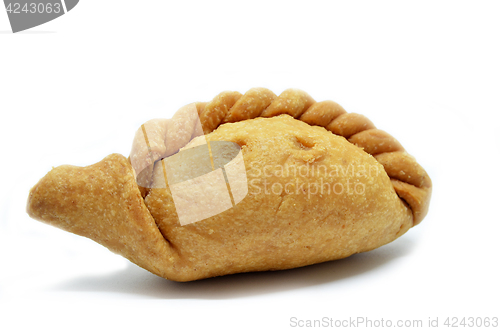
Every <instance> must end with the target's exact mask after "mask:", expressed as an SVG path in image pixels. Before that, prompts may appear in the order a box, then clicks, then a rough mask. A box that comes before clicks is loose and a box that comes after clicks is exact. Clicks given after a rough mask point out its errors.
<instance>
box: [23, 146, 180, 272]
mask: <svg viewBox="0 0 500 331" xmlns="http://www.w3.org/2000/svg"><path fill="white" fill-rule="evenodd" d="M27 212H28V214H29V215H30V217H32V218H34V219H37V220H40V221H42V222H45V223H48V224H50V225H53V226H57V227H59V228H61V229H63V230H66V231H69V232H72V233H75V234H77V235H80V236H84V237H87V238H90V239H92V240H94V241H96V242H98V243H100V244H101V245H103V246H105V247H107V248H108V249H110V250H111V251H113V252H115V253H119V254H121V255H123V256H125V257H126V258H127V259H129V260H130V261H132V262H134V263H135V264H137V265H139V266H141V267H143V268H145V269H148V270H150V271H151V272H153V273H155V274H157V275H159V276H162V277H167V275H166V274H165V268H164V265H165V259H168V258H171V257H173V256H174V255H175V253H174V252H173V251H172V249H171V247H170V246H169V245H168V242H166V241H165V239H164V238H163V236H162V235H161V233H160V232H159V231H158V228H157V226H156V223H155V221H154V219H153V218H152V217H151V214H150V213H149V211H148V209H147V208H146V205H145V204H144V200H143V199H142V197H141V194H140V192H139V189H138V187H137V184H136V182H135V176H134V173H133V171H132V167H131V165H130V163H129V162H128V160H127V159H126V158H125V157H123V156H122V155H120V154H111V155H109V156H107V157H106V158H104V159H103V160H102V161H100V162H98V163H96V164H93V165H91V166H88V167H76V166H69V165H65V166H60V167H57V168H55V169H53V170H52V171H50V172H49V173H48V174H47V175H46V176H45V177H43V178H42V179H41V180H40V181H39V182H38V183H37V184H36V185H35V186H34V187H33V188H32V189H31V190H30V194H29V198H28V204H27ZM172 261H173V260H172Z"/></svg>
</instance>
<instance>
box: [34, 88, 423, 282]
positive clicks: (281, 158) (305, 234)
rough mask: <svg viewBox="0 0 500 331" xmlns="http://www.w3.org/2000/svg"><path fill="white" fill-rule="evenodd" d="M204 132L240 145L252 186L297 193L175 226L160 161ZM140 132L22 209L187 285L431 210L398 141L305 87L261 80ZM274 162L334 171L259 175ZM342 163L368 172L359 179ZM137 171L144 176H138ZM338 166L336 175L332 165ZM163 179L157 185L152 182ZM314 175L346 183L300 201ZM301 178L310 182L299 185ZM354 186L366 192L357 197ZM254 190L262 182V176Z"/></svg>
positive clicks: (385, 228) (53, 182) (316, 249)
mask: <svg viewBox="0 0 500 331" xmlns="http://www.w3.org/2000/svg"><path fill="white" fill-rule="evenodd" d="M196 115H198V116H199V119H200V121H197V117H196ZM288 115H289V116H288ZM290 116H291V117H290ZM256 117H265V118H256ZM296 119H298V120H296ZM245 120H249V121H248V122H245V123H243V122H244V121H245ZM238 122H241V123H238ZM229 123H234V124H229ZM306 123H307V124H306ZM221 124H223V125H221ZM146 129H147V130H148V131H149V132H152V133H154V134H153V135H152V136H151V141H149V138H147V135H146V134H142V132H143V131H145V130H146ZM328 131H329V132H328ZM202 132H204V133H206V134H207V136H206V139H207V140H208V141H217V140H222V141H232V142H234V143H237V144H239V145H240V146H242V153H243V155H244V156H245V166H246V167H247V176H248V180H249V183H250V181H252V180H264V181H268V182H266V184H269V187H274V186H272V185H276V187H282V188H283V187H284V188H287V187H289V188H290V189H293V190H294V191H292V192H295V193H282V194H260V193H259V194H254V195H251V196H250V194H249V196H248V197H245V199H243V200H241V202H240V203H238V204H236V205H234V206H233V208H230V209H228V210H226V211H224V212H222V213H220V214H217V215H215V216H213V217H209V218H206V219H204V221H203V222H196V223H192V224H188V225H185V226H181V225H180V224H179V222H178V217H177V215H176V206H175V205H174V201H173V199H172V195H171V191H170V188H169V186H168V183H166V184H165V177H164V174H163V173H162V171H164V169H162V166H161V164H162V162H157V161H158V160H159V159H161V158H164V157H167V156H169V155H172V154H174V153H176V152H177V151H178V150H179V148H182V147H183V146H184V145H185V144H186V143H187V142H188V141H189V140H190V139H192V138H194V137H197V136H198V135H200V134H201V133H202ZM276 132H279V133H280V134H276ZM330 132H331V133H333V134H331V133H330ZM339 136H340V137H339ZM200 138H204V137H198V138H197V139H200ZM344 138H345V139H344ZM141 139H142V140H144V139H146V140H147V148H142V149H141V148H138V149H135V150H134V149H133V152H132V153H131V156H130V158H129V160H127V159H125V158H124V157H123V156H121V155H117V154H113V155H110V156H108V157H106V158H105V159H104V160H102V161H101V162H99V163H96V164H94V165H92V166H89V167H83V168H82V167H73V166H61V167H58V168H56V169H54V170H52V171H51V172H49V173H48V174H47V175H46V176H45V177H44V178H42V179H41V180H40V182H39V183H38V184H37V185H36V186H35V187H34V188H33V189H32V190H31V191H30V196H29V200H28V207H27V210H28V213H29V215H30V216H31V217H33V218H36V219H39V220H41V221H44V222H47V223H49V224H52V225H55V226H58V227H60V228H63V229H65V230H67V231H70V232H73V233H76V234H78V235H82V236H85V237H88V238H91V239H93V240H95V241H97V242H98V243H100V244H102V245H104V246H106V247H108V248H109V249H110V250H112V251H114V252H117V253H119V254H121V255H123V256H125V257H126V258H128V259H129V260H131V261H132V262H134V263H136V264H138V265H139V266H141V267H143V268H145V269H147V270H149V271H151V272H153V273H155V274H157V275H159V276H162V277H165V278H168V279H172V280H177V281H189V280H195V279H201V278H206V277H212V276H218V275H224V274H230V273H236V272H247V271H258V270H272V269H287V268H294V267H298V266H303V265H307V264H312V263H319V262H323V261H328V260H333V259H338V258H343V257H346V256H349V255H351V254H355V253H358V252H363V251H367V250H370V249H374V248H376V247H379V246H381V245H384V244H386V243H388V242H390V241H392V240H394V239H396V238H398V237H399V236H400V235H402V234H403V233H405V232H406V231H407V230H408V229H409V228H410V227H411V226H413V225H416V224H418V223H419V222H420V221H421V220H422V219H423V218H424V217H425V214H426V213H427V210H428V206H429V200H430V196H431V191H432V183H431V180H430V178H429V176H428V175H427V173H426V172H425V170H424V169H423V168H422V167H421V166H420V165H419V164H418V163H417V162H416V160H415V159H414V158H413V157H412V156H410V155H409V154H407V153H406V152H405V151H404V149H403V147H402V146H401V144H400V143H399V142H398V141H397V140H396V139H394V138H393V137H392V136H390V135H389V134H387V133H386V132H384V131H382V130H378V129H376V128H375V126H374V125H373V123H372V122H371V121H370V120H369V119H367V118H366V117H364V116H362V115H359V114H353V113H347V112H346V111H345V110H344V109H343V108H342V107H341V106H340V105H338V104H337V103H335V102H333V101H323V102H318V103H316V102H315V101H314V100H313V99H312V98H311V97H310V96H309V95H308V94H307V93H305V92H303V91H300V90H295V89H289V90H286V91H284V92H283V93H282V94H281V95H279V96H276V95H275V94H274V93H272V92H271V91H269V90H267V89H264V88H255V89H251V90H249V91H248V92H247V93H245V94H244V95H241V94H240V93H239V92H222V93H221V94H219V95H218V96H216V97H215V98H214V100H212V101H210V102H208V103H202V102H198V103H196V104H190V105H188V106H186V107H183V108H182V111H179V112H178V113H176V115H174V117H173V118H172V119H170V120H155V121H151V122H148V123H146V124H145V125H143V126H142V127H141V129H140V130H139V131H138V133H137V134H136V137H135V138H134V140H138V141H141ZM143 145H144V144H143ZM356 146H357V147H356ZM358 147H359V148H358ZM247 162H249V163H250V164H251V165H250V166H249V165H247V164H246V163H247ZM134 164H135V166H134ZM273 165H274V166H283V165H291V166H302V167H305V166H306V165H307V166H310V165H316V166H317V168H314V169H328V171H329V172H328V173H321V174H320V175H319V176H316V175H315V176H301V175H299V176H296V175H293V176H291V177H287V176H282V175H281V176H276V175H271V176H264V175H263V174H264V173H265V169H266V167H268V166H273ZM346 165H348V166H352V165H354V166H357V169H360V168H363V169H365V167H368V169H369V170H370V171H372V170H373V171H375V174H374V175H368V176H367V175H365V176H361V177H360V176H359V174H358V173H354V172H353V173H350V172H349V171H346V169H349V168H348V167H347V168H346V169H343V168H342V167H344V166H346ZM136 167H137V169H140V170H142V171H143V172H141V173H134V169H135V170H137V169H136ZM338 167H340V169H341V170H340V171H341V173H340V175H339V173H338V172H337V175H336V176H335V172H330V170H332V169H336V170H337V171H338V169H339V168H338ZM378 169H381V170H380V171H378ZM250 170H259V173H260V174H259V175H255V174H253V172H252V171H250ZM136 172H137V171H136ZM332 174H333V177H332ZM161 178H163V180H164V181H163V183H164V184H163V186H161V185H156V181H157V180H158V179H160V180H159V181H160V182H161ZM136 180H138V182H136ZM318 181H320V182H321V185H323V183H327V184H328V185H329V186H328V187H329V188H334V187H337V186H334V185H339V184H341V187H343V188H347V190H351V191H349V193H348V194H337V193H334V191H333V189H332V193H330V189H329V191H328V194H312V195H309V194H308V195H307V197H306V196H305V193H306V192H308V190H312V189H313V188H317V187H318V186H315V185H316V184H318ZM142 182H145V183H146V184H145V185H148V187H151V189H150V190H148V191H146V190H144V191H143V192H142V193H143V195H142V196H145V199H143V198H142V196H141V191H140V190H139V187H138V185H137V183H139V184H141V183H142ZM150 183H153V185H152V186H149V184H150ZM305 184H307V185H309V186H306V187H309V188H310V189H306V190H305V191H304V189H303V188H302V187H304V185H305ZM355 184H358V185H362V186H363V187H364V188H366V191H363V194H353V193H352V189H353V187H354V186H353V185H355ZM255 187H256V188H258V189H260V190H262V189H265V188H266V186H265V185H264V186H263V184H262V183H260V182H259V184H258V185H256V186H255ZM322 187H323V186H322ZM301 188H302V189H301ZM259 192H260V191H259ZM283 192H284V191H283ZM146 193H148V194H147V195H146ZM188 198H189V197H188Z"/></svg>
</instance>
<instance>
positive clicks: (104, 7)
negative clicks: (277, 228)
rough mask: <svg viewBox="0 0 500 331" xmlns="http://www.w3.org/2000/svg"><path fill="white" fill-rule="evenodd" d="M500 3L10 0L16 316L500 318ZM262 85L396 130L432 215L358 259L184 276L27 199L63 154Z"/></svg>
mask: <svg viewBox="0 0 500 331" xmlns="http://www.w3.org/2000/svg"><path fill="white" fill-rule="evenodd" d="M499 17H500V3H499V2H495V1H491V2H488V1H475V2H473V1H469V2H460V1H453V2H443V1H434V2H432V1H429V2H427V1H419V2H416V1H415V2H406V1H349V2H348V1H345V2H333V1H331V2H319V1H318V2H316V1H307V2H306V1H287V2H283V1H268V2H262V1H251V2H238V1H228V2H219V1H205V2H201V1H200V2H193V1H182V2H181V1H159V0H157V1H153V0H143V1H125V0H121V1H119V0H106V1H97V0H82V1H80V3H79V4H78V5H77V6H76V7H75V8H74V9H73V10H72V11H71V12H69V13H68V14H67V15H64V16H63V17H61V18H59V19H56V20H54V21H52V22H49V23H47V24H44V25H41V26H39V27H35V28H33V29H31V30H28V31H26V32H24V33H19V34H12V33H11V32H9V30H10V26H9V22H8V19H7V14H6V13H5V11H3V9H1V10H0V31H1V33H0V111H1V121H0V123H1V130H0V142H1V154H0V155H1V162H0V167H1V169H0V171H1V174H2V176H3V178H2V181H3V182H2V185H1V190H0V195H1V196H0V204H1V207H0V208H1V209H0V217H1V225H0V329H1V330H27V329H30V330H45V329H47V330H48V329H50V330H70V329H71V330H102V329H113V330H119V329H120V330H152V328H155V329H156V330H179V329H181V327H182V328H184V329H214V330H215V329H223V330H225V329H234V330H236V329H238V330H240V329H241V330H255V329H256V328H258V327H260V328H262V329H265V330H287V329H298V327H295V328H293V327H291V323H290V319H291V318H292V317H296V318H298V319H301V320H307V319H322V318H323V317H327V318H333V319H334V320H342V319H349V318H356V317H366V318H370V319H372V320H379V321H380V319H382V318H384V320H387V319H392V320H393V321H396V320H398V319H412V320H413V319H422V320H423V321H424V326H426V325H427V323H428V319H429V317H431V318H433V319H435V318H436V317H438V318H439V323H440V325H441V326H442V323H443V322H444V320H445V319H446V317H459V318H460V319H461V318H462V317H482V318H484V317H493V316H497V317H500V310H499V307H500V304H499V294H500V293H499V292H500V291H499V282H498V280H499V278H500V273H499V268H498V263H499V262H498V261H499V259H498V253H499V242H500V240H499V239H498V233H499V230H500V217H499V212H498V198H499V197H500V196H499V193H498V187H499V185H500V180H499V175H498V168H499V161H500V158H499V156H498V155H499V152H500V148H499V143H500V135H499V133H498V131H499V129H500V124H499V115H498V113H499V111H500V98H499V91H500V64H499V63H500V61H499V59H500V43H499V40H500V19H499ZM257 86H262V87H267V88H269V89H271V90H273V91H274V92H275V93H276V94H279V93H281V92H282V91H283V90H284V89H286V88H290V87H294V88H300V89H303V90H305V91H307V92H308V93H309V94H311V96H312V97H313V98H315V99H316V100H317V101H321V100H327V99H331V100H335V101H337V102H339V103H340V104H341V105H343V106H344V108H345V109H347V110H348V111H350V112H358V113H362V114H364V115H366V116H367V117H368V118H370V119H371V120H372V121H373V122H374V123H375V125H377V127H378V128H381V129H383V130H385V131H387V132H389V133H391V134H393V135H394V136H395V137H396V138H397V139H398V140H399V141H400V142H401V143H402V144H403V146H404V147H405V148H406V149H407V150H408V151H409V152H410V153H411V154H412V155H414V156H415V157H416V158H417V160H418V161H419V163H420V164H422V165H423V166H424V168H425V169H426V170H427V171H428V173H429V175H430V176H431V178H432V180H433V184H434V191H433V197H432V201H431V208H430V211H429V214H428V216H427V218H426V219H425V220H424V221H423V222H422V223H421V224H420V225H418V226H417V227H415V228H413V229H411V230H410V231H409V232H408V233H407V234H405V235H404V236H403V237H401V238H400V239H398V240H396V241H395V242H393V243H391V244H389V245H386V246H384V247H381V248H379V249H377V250H374V251H372V252H368V253H363V254H359V255H356V256H353V257H350V258H347V259H344V260H341V261H334V262H329V263H324V264H320V265H315V266H310V267H305V268H300V269H295V270H289V271H280V272H265V273H255V274H243V275H233V276H226V277H219V278H215V279H208V280H202V281H196V282H191V283H175V282H171V281H168V280H164V279H161V278H159V277H156V276H154V275H152V274H150V273H149V272H147V271H144V270H142V269H140V268H139V267H136V266H135V265H133V264H131V263H130V262H128V261H127V260H125V259H124V258H122V257H121V256H118V255H114V254H113V253H110V252H109V251H108V250H107V249H106V248H104V247H101V246H99V245H98V244H96V243H94V242H92V241H90V240H88V239H85V238H81V237H78V236H75V235H72V234H70V233H66V232H63V231H61V230H58V229H56V228H52V227H50V226H47V225H45V224H42V223H39V222H37V221H35V220H32V219H30V218H29V217H28V216H27V215H26V213H25V204H26V199H27V196H28V191H29V189H30V187H31V186H33V185H34V184H35V183H36V182H37V181H38V179H40V178H41V177H42V176H43V175H45V173H46V172H48V171H49V170H50V169H51V167H52V166H58V165H61V164H75V165H81V166H83V165H88V164H92V163H95V162H97V161H99V160H101V159H102V158H103V157H105V156H106V155H107V154H109V153H112V152H118V153H121V154H124V155H128V152H129V148H130V145H131V141H132V137H133V135H134V132H135V130H136V129H137V128H138V127H139V126H140V125H141V124H142V123H143V122H145V121H146V120H149V119H151V118H156V117H164V118H166V117H170V116H171V115H172V114H173V113H174V112H175V111H176V110H177V109H178V108H179V107H181V106H183V105H185V104H187V103H190V102H193V101H209V100H211V99H212V98H213V97H214V96H215V95H217V94H218V93H219V92H221V91H224V90H237V91H240V92H242V93H244V92H245V91H246V90H248V89H249V88H251V87H257ZM393 329H394V328H393ZM471 329H472V328H471ZM489 329H491V327H490V328H489Z"/></svg>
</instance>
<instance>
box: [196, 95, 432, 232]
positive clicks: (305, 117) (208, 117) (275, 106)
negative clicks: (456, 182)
mask: <svg viewBox="0 0 500 331" xmlns="http://www.w3.org/2000/svg"><path fill="white" fill-rule="evenodd" d="M231 93H237V92H223V93H221V94H219V95H218V96H217V97H216V98H215V99H214V100H213V101H212V102H214V103H216V104H217V107H213V108H212V109H210V108H208V109H205V110H204V111H202V112H201V125H202V126H203V130H204V132H205V133H209V132H212V131H213V130H214V129H215V128H217V127H218V126H219V125H220V124H222V123H227V122H237V121H241V120H245V119H250V118H255V117H258V116H261V117H272V116H277V115H280V114H288V115H290V116H292V117H294V118H297V119H299V120H301V121H304V122H306V123H308V124H310V125H318V126H322V127H324V128H326V129H327V130H328V131H331V132H332V133H334V134H336V135H339V136H342V137H344V138H346V139H348V140H349V141H350V142H351V143H353V144H355V145H356V146H358V147H360V148H363V149H364V150H365V152H367V153H369V154H371V155H373V156H377V155H379V154H382V153H388V152H403V151H404V148H403V146H401V144H400V143H399V142H398V141H397V140H396V139H395V138H394V137H392V136H391V135H389V134H388V133H386V132H384V131H382V130H377V129H376V128H375V125H374V124H373V123H372V122H371V121H370V120H369V119H368V118H366V117H365V116H363V115H360V114H355V113H347V112H346V111H345V110H344V109H343V108H342V107H341V106H340V105H339V104H337V103H335V102H333V101H321V102H315V101H314V99H313V98H312V97H311V96H309V94H307V93H306V92H304V91H301V90H297V89H288V90H285V91H283V93H281V94H280V95H279V96H278V97H277V98H274V97H273V96H274V94H273V93H272V92H271V91H269V90H268V89H265V88H254V89H251V90H249V91H248V92H247V93H245V94H244V95H243V96H238V98H239V99H240V100H245V105H246V106H245V107H246V108H248V107H249V105H248V104H249V103H251V102H253V101H254V100H260V98H262V99H265V100H266V101H265V102H259V103H258V104H259V106H258V107H256V108H254V109H253V111H251V112H248V111H241V110H240V105H238V103H237V102H236V104H235V102H233V99H230V100H229V102H226V103H225V104H224V102H225V101H224V100H225V99H224V96H226V95H233V94H231ZM247 94H248V95H247ZM259 95H260V96H261V97H259ZM269 101H271V102H270V104H269V105H268V106H267V108H263V107H264V106H263V105H265V104H267V102H269ZM233 105H235V106H237V107H236V109H235V110H233V109H232V106H233ZM219 109H222V110H219ZM259 111H260V113H258V112H259ZM233 113H234V114H233ZM235 114H238V115H235ZM240 114H241V115H240ZM407 156H408V154H407V153H398V154H393V155H391V156H390V157H389V156H381V157H380V158H378V157H377V160H379V162H381V163H382V165H383V166H384V167H385V168H386V171H387V173H388V175H389V176H390V177H391V178H393V179H397V180H399V181H400V182H402V183H406V184H407V185H400V184H396V185H395V186H394V189H395V191H396V193H397V194H398V195H399V196H400V198H401V199H403V200H404V201H405V202H406V203H407V204H408V205H409V206H410V208H411V209H412V211H413V215H414V216H415V220H414V225H416V224H418V223H420V222H421V221H422V219H423V218H424V217H425V215H426V214H427V210H428V209H429V203H430V197H431V192H432V189H431V187H432V183H431V180H430V177H429V176H428V175H427V173H426V172H425V170H424V169H423V168H422V167H421V166H420V165H419V164H418V163H417V162H416V161H415V160H414V159H413V161H408V157H407ZM381 160H382V161H381ZM396 168H397V171H398V172H395V171H393V169H396ZM401 172H404V173H419V174H420V176H421V178H422V180H423V181H425V183H426V187H425V188H422V187H419V186H415V185H414V182H413V180H411V179H410V177H408V176H406V177H405V176H403V179H401V176H400V175H399V174H400V173H401ZM408 185H409V186H408ZM403 187H404V188H405V189H403ZM412 187H414V188H412ZM410 192H413V193H414V194H411V193H410ZM417 192H418V194H417ZM417 196H418V199H417V198H416V197H417Z"/></svg>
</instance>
